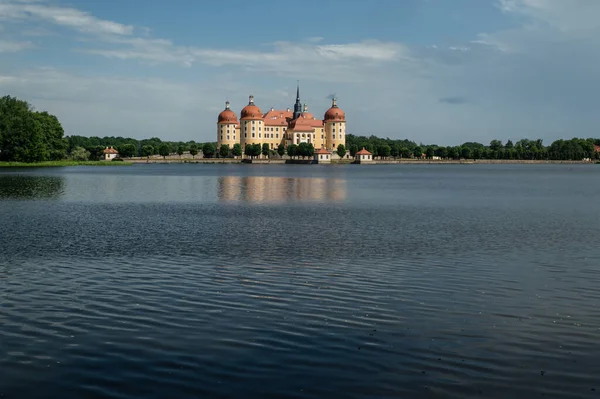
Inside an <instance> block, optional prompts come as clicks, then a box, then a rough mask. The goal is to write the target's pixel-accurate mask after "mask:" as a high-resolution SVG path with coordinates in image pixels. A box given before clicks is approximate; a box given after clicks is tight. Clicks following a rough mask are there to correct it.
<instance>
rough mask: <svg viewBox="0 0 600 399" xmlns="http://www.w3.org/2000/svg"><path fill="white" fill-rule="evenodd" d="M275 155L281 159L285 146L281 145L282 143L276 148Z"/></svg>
mask: <svg viewBox="0 0 600 399" xmlns="http://www.w3.org/2000/svg"><path fill="white" fill-rule="evenodd" d="M277 154H279V156H280V157H282V156H283V155H284V154H285V146H284V145H283V143H282V144H279V145H278V146H277Z"/></svg>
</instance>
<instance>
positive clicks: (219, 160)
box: [128, 158, 600, 165]
mask: <svg viewBox="0 0 600 399" xmlns="http://www.w3.org/2000/svg"><path fill="white" fill-rule="evenodd" d="M288 161H289V162H288ZM128 162H131V163H134V164H249V165H251V164H257V165H286V164H295V165H310V164H316V163H312V160H309V159H305V160H303V159H293V160H288V159H253V160H249V159H234V158H199V159H129V160H128ZM596 163H600V161H562V160H522V159H519V160H518V159H479V160H464V159H462V160H431V159H427V160H409V159H398V160H375V161H370V162H363V163H360V165H477V164H485V165H492V164H498V165H511V164H515V165H518V164H523V165H526V164H530V165H538V164H540V165H541V164H567V165H574V164H581V165H588V164H589V165H592V164H596ZM357 164H358V163H356V162H355V161H353V160H332V161H331V163H319V165H357Z"/></svg>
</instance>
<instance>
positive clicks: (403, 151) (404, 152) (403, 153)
mask: <svg viewBox="0 0 600 399" xmlns="http://www.w3.org/2000/svg"><path fill="white" fill-rule="evenodd" d="M410 154H411V151H410V149H409V148H408V147H402V148H401V149H400V157H401V158H410Z"/></svg>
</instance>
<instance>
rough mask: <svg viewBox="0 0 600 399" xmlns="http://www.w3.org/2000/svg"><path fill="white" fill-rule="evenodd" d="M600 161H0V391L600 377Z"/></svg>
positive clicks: (532, 382) (483, 383) (329, 389)
mask: <svg viewBox="0 0 600 399" xmlns="http://www.w3.org/2000/svg"><path fill="white" fill-rule="evenodd" d="M599 183H600V166H599V165H369V166H366V165H365V166H359V165H340V166H333V165H202V164H194V165H192V164H190V165H134V166H130V167H73V168H50V169H43V168H41V169H15V170H12V169H11V170H8V169H5V170H0V227H1V229H0V397H6V398H19V399H24V398H47V397H56V398H61V399H68V398H83V397H85V398H140V397H143V398H232V397H240V398H328V399H330V398H361V399H365V398H409V397H410V398H430V397H431V398H480V397H486V398H507V397H511V398H532V397H541V396H545V397H548V398H598V397H599V396H600V359H599V356H600V311H599V310H598V306H600V288H599V287H600V235H599V217H600V184H599Z"/></svg>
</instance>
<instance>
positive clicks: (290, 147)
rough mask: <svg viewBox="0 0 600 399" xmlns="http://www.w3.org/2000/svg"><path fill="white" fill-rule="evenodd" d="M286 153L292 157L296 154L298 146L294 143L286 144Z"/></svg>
mask: <svg viewBox="0 0 600 399" xmlns="http://www.w3.org/2000/svg"><path fill="white" fill-rule="evenodd" d="M287 153H288V156H289V157H290V158H294V157H295V156H297V155H298V146H297V145H296V144H290V145H288V148H287Z"/></svg>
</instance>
